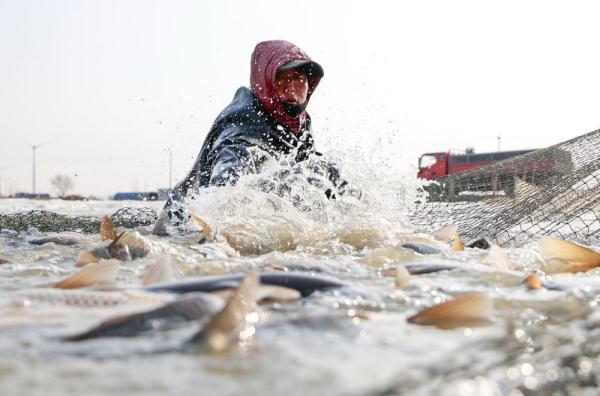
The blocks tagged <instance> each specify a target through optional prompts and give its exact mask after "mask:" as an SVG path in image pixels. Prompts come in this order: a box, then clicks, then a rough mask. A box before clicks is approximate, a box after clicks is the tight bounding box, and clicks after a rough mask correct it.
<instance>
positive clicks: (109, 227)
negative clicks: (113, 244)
mask: <svg viewBox="0 0 600 396" xmlns="http://www.w3.org/2000/svg"><path fill="white" fill-rule="evenodd" d="M115 239H117V232H116V231H115V225H114V224H113V222H112V220H111V219H110V217H108V216H104V217H103V218H102V222H101V223H100V240H102V241H114V240H115Z"/></svg>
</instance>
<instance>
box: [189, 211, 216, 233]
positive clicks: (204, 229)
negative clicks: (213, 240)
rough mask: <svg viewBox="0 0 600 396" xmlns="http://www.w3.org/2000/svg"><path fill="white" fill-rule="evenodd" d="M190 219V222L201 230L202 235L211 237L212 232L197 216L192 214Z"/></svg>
mask: <svg viewBox="0 0 600 396" xmlns="http://www.w3.org/2000/svg"><path fill="white" fill-rule="evenodd" d="M190 218H191V219H192V221H193V222H194V223H196V225H197V226H198V227H200V228H201V229H202V232H203V233H204V235H206V236H207V237H210V236H212V230H211V229H210V227H209V225H208V224H207V223H206V222H205V221H204V220H202V219H201V218H199V217H198V216H194V215H193V214H191V215H190Z"/></svg>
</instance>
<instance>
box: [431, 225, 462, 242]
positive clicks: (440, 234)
mask: <svg viewBox="0 0 600 396" xmlns="http://www.w3.org/2000/svg"><path fill="white" fill-rule="evenodd" d="M457 231H458V229H457V228H456V225H455V224H448V225H446V226H444V227H442V228H440V229H439V230H437V231H435V232H434V233H433V237H434V238H435V239H437V240H438V241H442V242H446V241H448V239H450V238H452V237H453V236H454V234H456V233H457Z"/></svg>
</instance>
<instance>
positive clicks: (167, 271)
mask: <svg viewBox="0 0 600 396" xmlns="http://www.w3.org/2000/svg"><path fill="white" fill-rule="evenodd" d="M174 279H175V278H174V277H173V263H172V261H171V256H169V255H168V254H166V255H164V256H161V257H159V258H158V259H157V260H156V262H155V263H154V264H153V265H152V266H151V267H150V268H149V269H148V271H147V272H146V275H144V278H143V279H142V284H143V285H151V284H153V283H165V282H171V281H173V280H174Z"/></svg>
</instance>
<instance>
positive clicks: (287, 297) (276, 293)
mask: <svg viewBox="0 0 600 396" xmlns="http://www.w3.org/2000/svg"><path fill="white" fill-rule="evenodd" d="M300 297H302V295H301V294H300V292H299V291H298V290H295V289H290V288H289V287H284V286H276V285H260V286H259V287H258V288H257V290H256V301H257V302H261V303H269V302H290V301H296V300H299V299H300Z"/></svg>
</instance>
